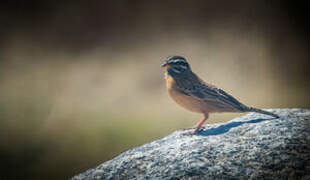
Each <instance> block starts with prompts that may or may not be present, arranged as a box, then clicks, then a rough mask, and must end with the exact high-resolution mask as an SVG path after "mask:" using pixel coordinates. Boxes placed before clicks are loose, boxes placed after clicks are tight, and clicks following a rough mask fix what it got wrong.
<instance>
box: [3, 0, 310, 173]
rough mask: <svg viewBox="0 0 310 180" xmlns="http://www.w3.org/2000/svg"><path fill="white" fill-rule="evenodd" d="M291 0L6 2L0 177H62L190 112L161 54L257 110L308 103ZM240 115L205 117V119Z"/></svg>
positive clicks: (305, 46)
mask: <svg viewBox="0 0 310 180" xmlns="http://www.w3.org/2000/svg"><path fill="white" fill-rule="evenodd" d="M307 7H308V6H307V5H306V4H303V3H302V2H298V1H294V2H290V1H280V0H278V1H277V0H276V1H262V0H255V1H241V0H237V1H224V0H195V1H182V0H172V1H171V0H170V1H142V0H133V1H122V0H115V1H103V0H90V1H73V0H65V1H57V0H45V1H40V0H30V1H16V0H12V1H6V2H2V3H1V7H0V22H1V23H0V179H67V178H69V177H72V176H73V175H74V174H77V173H80V172H82V171H85V170H87V169H89V168H92V167H94V166H96V165H98V164H100V163H102V162H104V161H106V160H109V159H111V158H113V157H115V156H116V155H118V154H119V153H121V152H123V151H126V150H128V149H130V148H133V147H135V146H138V145H141V144H144V143H147V142H150V141H152V140H155V139H158V138H161V137H164V136H166V135H168V134H169V133H172V132H173V131H175V130H178V129H181V128H186V127H191V126H193V125H194V124H195V123H197V121H198V120H199V119H200V118H201V115H199V114H193V113H191V112H188V111H185V110H183V109H182V108H181V107H179V106H177V105H176V104H175V103H174V102H172V100H171V99H170V98H169V97H168V94H167V92H166V89H165V82H164V76H163V70H162V69H161V68H160V64H161V63H162V61H163V60H164V59H165V58H166V57H167V56H169V55H182V56H185V57H186V58H187V59H188V61H189V62H190V63H191V66H192V69H193V70H194V71H195V72H197V74H199V75H200V76H201V77H202V78H203V79H205V80H206V81H207V82H210V83H213V84H215V85H216V86H218V87H221V88H222V89H224V90H226V91H227V92H229V93H231V94H233V95H234V96H235V97H237V98H238V99H239V100H241V101H242V102H244V103H246V104H248V105H251V106H255V107H259V108H309V107H310V97H309V92H310V81H309V75H310V74H309V66H310V63H309V52H310V51H309V34H308V32H309V27H308V25H309V12H310V11H309V9H308V8H307ZM240 115H241V114H232V113H226V114H214V115H211V117H210V119H209V120H208V123H216V122H225V121H228V120H230V119H231V118H233V117H236V116H240Z"/></svg>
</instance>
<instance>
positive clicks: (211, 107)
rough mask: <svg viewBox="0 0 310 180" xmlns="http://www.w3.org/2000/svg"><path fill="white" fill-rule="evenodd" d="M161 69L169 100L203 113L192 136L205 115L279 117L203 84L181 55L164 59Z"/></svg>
mask: <svg viewBox="0 0 310 180" xmlns="http://www.w3.org/2000/svg"><path fill="white" fill-rule="evenodd" d="M161 66H162V67H163V68H165V70H166V72H165V79H166V86H167V89H168V92H169V95H170V96H171V97H172V99H173V100H174V101H175V102H176V103H177V104H179V105H180V106H182V107H183V108H185V109H187V110H190V111H192V112H196V113H201V114H203V118H202V119H201V120H200V121H199V122H198V124H197V126H196V128H195V131H194V133H198V132H199V131H200V129H201V126H202V125H203V123H204V122H205V121H206V120H207V119H208V117H209V113H214V112H257V113H261V114H266V115H270V116H273V117H275V118H279V116H278V115H276V114H273V113H271V112H268V111H264V110H261V109H257V108H254V107H248V106H246V105H244V104H242V103H241V102H239V101H238V100H237V99H236V98H234V97H233V96H231V95H229V94H228V93H226V92H225V91H223V90H222V89H219V88H217V87H215V86H213V85H211V84H208V83H205V82H204V81H203V80H202V79H200V78H199V77H198V76H197V75H196V74H195V73H194V72H192V70H191V68H190V66H189V64H188V63H187V61H186V59H185V58H184V57H182V56H171V57H168V58H167V60H165V61H164V63H163V64H162V65H161Z"/></svg>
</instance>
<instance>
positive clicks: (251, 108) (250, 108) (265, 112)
mask: <svg viewBox="0 0 310 180" xmlns="http://www.w3.org/2000/svg"><path fill="white" fill-rule="evenodd" d="M246 111H247V112H257V113H260V114H266V115H269V116H273V117H275V118H279V117H280V116H278V115H276V114H274V113H271V112H268V111H264V110H261V109H257V108H253V107H249V108H248V109H247V110H246Z"/></svg>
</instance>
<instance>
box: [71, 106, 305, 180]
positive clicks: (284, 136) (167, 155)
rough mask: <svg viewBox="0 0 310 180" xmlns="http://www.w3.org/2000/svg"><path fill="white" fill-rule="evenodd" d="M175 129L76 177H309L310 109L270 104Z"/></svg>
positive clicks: (76, 178)
mask: <svg viewBox="0 0 310 180" xmlns="http://www.w3.org/2000/svg"><path fill="white" fill-rule="evenodd" d="M269 111H272V112H274V113H276V114H278V115H280V116H281V117H280V118H279V119H273V118H270V117H269V116H266V115H261V114H257V113H250V114H247V115H246V116H242V117H239V118H235V119H233V120H232V121H229V122H227V123H223V124H213V125H208V126H207V127H205V129H204V130H203V131H202V132H200V133H199V134H198V135H190V134H189V133H190V132H192V130H186V131H176V132H174V133H173V134H171V135H169V136H167V137H165V138H163V139H160V140H157V141H154V142H152V143H149V144H145V145H143V146H140V147H137V148H134V149H131V150H129V151H127V152H124V153H122V154H120V155H119V156H117V157H116V158H114V159H112V160H110V161H107V162H105V163H103V164H101V165H99V166H98V167H96V168H93V169H89V170H88V171H86V172H84V173H81V174H79V175H77V176H75V177H73V178H72V179H74V180H79V179H310V110H305V109H272V110H269Z"/></svg>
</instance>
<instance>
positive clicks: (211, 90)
mask: <svg viewBox="0 0 310 180" xmlns="http://www.w3.org/2000/svg"><path fill="white" fill-rule="evenodd" d="M179 83H180V84H179V86H178V87H179V88H180V91H181V92H183V93H184V94H186V95H189V96H193V97H194V98H197V99H199V100H203V101H205V102H206V103H208V104H210V105H213V106H215V107H218V108H224V109H230V110H232V111H243V110H244V109H245V108H246V106H245V105H243V104H242V103H240V102H239V101H238V100H237V99H235V98H234V97H232V96H231V95H229V94H228V93H226V92H225V91H223V90H222V89H219V88H216V87H215V86H213V85H211V84H207V83H205V82H203V81H202V80H201V79H199V78H198V77H197V79H185V80H184V79H183V80H182V81H181V82H179Z"/></svg>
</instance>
